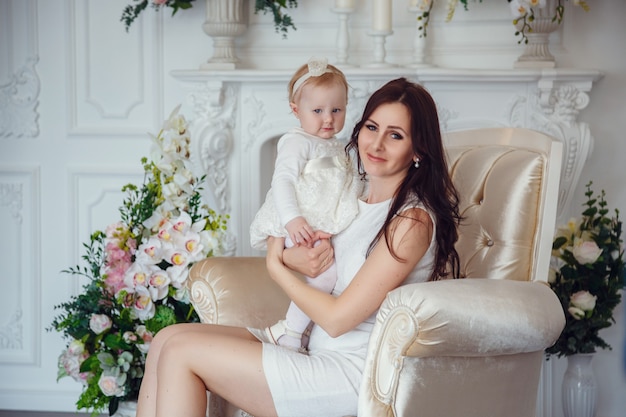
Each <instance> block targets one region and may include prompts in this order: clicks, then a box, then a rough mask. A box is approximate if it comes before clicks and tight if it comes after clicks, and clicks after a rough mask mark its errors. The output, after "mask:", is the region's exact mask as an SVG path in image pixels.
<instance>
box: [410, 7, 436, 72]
mask: <svg viewBox="0 0 626 417" xmlns="http://www.w3.org/2000/svg"><path fill="white" fill-rule="evenodd" d="M409 12H410V13H414V14H415V21H416V22H417V23H416V24H415V38H414V39H413V61H412V62H411V63H410V64H409V65H407V67H409V68H427V67H432V65H431V64H430V63H429V62H428V61H427V57H426V50H427V49H428V38H427V37H426V36H425V35H423V33H425V32H426V31H425V30H420V27H421V26H422V25H423V22H421V21H420V20H417V16H418V15H420V14H422V13H424V11H423V10H422V9H420V8H419V7H417V6H409Z"/></svg>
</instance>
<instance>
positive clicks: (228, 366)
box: [137, 324, 276, 417]
mask: <svg viewBox="0 0 626 417" xmlns="http://www.w3.org/2000/svg"><path fill="white" fill-rule="evenodd" d="M152 343H153V344H152V345H151V346H150V352H149V354H148V359H147V362H146V371H145V372H146V374H145V375H144V380H143V383H142V387H141V391H140V395H139V404H138V409H137V417H154V416H168V417H169V416H172V415H176V416H183V417H187V416H189V417H192V416H204V415H205V409H206V392H205V391H206V390H207V389H208V390H210V391H211V392H214V393H216V394H217V395H219V396H221V397H223V398H224V399H226V400H228V401H229V402H231V403H233V404H236V405H237V406H239V407H240V408H242V409H244V410H246V411H247V412H250V413H251V414H253V415H258V416H274V415H276V411H275V408H274V403H273V400H272V397H271V394H270V391H269V387H268V386H267V382H266V380H265V374H264V373H263V367H262V359H261V355H262V353H261V352H262V345H261V344H260V343H259V342H258V341H257V340H256V339H255V338H254V337H253V336H252V335H251V334H250V333H249V332H248V331H247V330H245V329H242V328H234V327H225V326H214V325H207V324H184V325H175V326H169V327H167V328H165V329H163V330H161V331H160V332H159V334H158V335H157V336H156V337H155V339H154V341H153V342H152ZM160 381H163V382H160Z"/></svg>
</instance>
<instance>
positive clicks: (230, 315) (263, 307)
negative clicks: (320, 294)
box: [188, 257, 289, 328]
mask: <svg viewBox="0 0 626 417" xmlns="http://www.w3.org/2000/svg"><path fill="white" fill-rule="evenodd" d="M188 286H189V290H190V299H191V303H192V304H193V306H194V308H195V309H196V311H197V312H198V315H199V316H200V320H201V321H202V322H203V323H214V324H223V325H229V326H239V327H247V326H249V327H256V328H263V327H266V326H269V325H271V324H274V323H275V322H276V321H278V320H279V319H281V318H283V317H284V315H285V312H286V311H287V307H288V306H289V298H288V297H287V295H286V294H285V293H284V292H283V291H282V289H281V288H280V287H279V286H278V285H277V284H276V283H275V282H274V281H273V280H272V279H271V278H270V276H269V274H268V272H267V269H266V268H265V258H262V257H212V258H207V259H204V260H202V261H200V262H197V263H196V264H194V265H193V266H192V268H191V270H190V271H189V279H188Z"/></svg>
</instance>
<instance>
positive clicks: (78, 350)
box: [67, 339, 85, 356]
mask: <svg viewBox="0 0 626 417" xmlns="http://www.w3.org/2000/svg"><path fill="white" fill-rule="evenodd" d="M67 351H68V353H69V354H70V355H77V356H78V355H81V354H82V353H83V352H84V351H85V344H84V343H83V342H81V341H80V340H78V339H74V340H72V342H71V343H70V345H69V346H68V347H67Z"/></svg>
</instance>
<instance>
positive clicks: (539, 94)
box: [172, 67, 602, 255]
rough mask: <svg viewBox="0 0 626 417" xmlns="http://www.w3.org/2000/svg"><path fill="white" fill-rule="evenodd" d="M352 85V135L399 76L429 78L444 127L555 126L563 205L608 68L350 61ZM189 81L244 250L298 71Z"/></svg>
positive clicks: (586, 146) (203, 138) (210, 172)
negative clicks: (380, 91)
mask: <svg viewBox="0 0 626 417" xmlns="http://www.w3.org/2000/svg"><path fill="white" fill-rule="evenodd" d="M344 72H345V73H346V76H347V78H348V82H349V84H350V91H349V106H348V114H347V116H346V125H345V126H346V127H345V128H344V131H343V132H341V134H340V136H342V137H344V138H347V137H348V136H349V135H350V134H351V133H352V132H351V127H352V126H354V124H355V123H356V121H357V120H358V119H359V117H360V115H361V112H362V109H363V107H364V106H365V103H366V101H367V99H368V97H369V96H370V94H371V93H372V92H373V91H374V90H376V89H377V88H378V87H379V86H380V85H382V84H383V83H385V82H387V81H389V80H390V79H393V78H397V77H407V78H409V79H412V80H415V81H417V82H419V83H421V84H423V85H424V86H425V87H426V88H427V89H428V90H429V91H430V92H431V93H432V95H433V97H434V99H435V101H436V102H437V106H438V109H439V118H440V124H441V127H442V130H443V131H444V132H445V131H450V130H458V129H468V128H476V127H487V126H516V127H527V128H531V129H535V130H539V131H542V132H545V133H548V134H550V135H552V136H554V137H555V138H557V139H559V140H561V141H562V142H563V143H564V145H565V156H564V164H563V167H564V168H563V172H562V177H561V190H560V195H559V209H558V210H559V214H562V213H563V212H564V211H565V210H566V209H567V208H568V206H569V204H570V201H571V191H572V190H573V189H575V188H576V185H577V182H578V179H579V177H580V173H581V171H582V168H583V166H584V163H585V161H586V160H587V158H588V157H589V154H590V153H591V151H592V148H593V137H592V136H591V132H590V130H589V127H588V125H587V124H586V123H584V122H581V121H579V120H578V117H579V115H580V113H581V111H582V110H583V109H584V108H586V107H587V106H588V105H589V103H590V97H589V92H590V91H591V88H592V85H593V83H594V82H595V81H597V80H598V79H599V78H601V77H602V74H601V73H600V72H598V71H595V70H579V69H563V68H557V69H545V68H543V69H517V70H472V69H467V70H464V69H449V68H435V67H428V68H417V69H416V68H406V67H398V68H393V69H370V68H347V69H345V70H344ZM172 75H173V76H174V77H175V78H177V79H179V80H181V81H184V82H185V83H187V84H188V87H189V88H190V89H189V91H190V93H189V98H190V102H191V105H192V108H193V113H194V115H193V116H192V119H193V120H191V122H192V123H191V126H192V129H193V130H194V132H193V135H192V136H193V138H194V144H193V146H194V147H195V151H194V152H195V154H196V155H198V158H199V160H198V161H195V163H196V165H197V166H198V167H199V170H200V171H201V173H202V174H205V175H206V179H207V187H208V188H209V189H210V192H211V193H212V194H213V196H214V198H215V200H216V205H217V207H218V209H219V210H220V211H222V212H228V213H229V214H231V219H232V223H233V229H234V230H235V234H236V240H237V242H238V245H241V246H242V247H240V248H239V249H238V254H239V255H251V254H257V253H255V252H254V251H252V250H251V249H250V248H247V242H248V239H249V237H248V228H249V224H250V222H251V221H252V218H253V216H254V213H255V212H256V210H257V208H258V207H259V205H260V203H261V201H262V199H263V197H264V193H265V191H266V188H267V186H269V178H270V177H271V168H272V166H273V165H272V164H273V160H272V159H271V157H272V153H271V151H270V149H269V147H271V146H270V145H271V144H269V143H268V141H270V140H272V139H277V138H278V137H280V135H282V134H283V133H284V132H285V131H286V130H287V129H289V128H290V127H292V126H294V125H295V123H296V120H295V119H294V118H293V116H292V115H290V114H289V107H288V103H287V98H286V87H285V86H286V85H287V82H288V80H289V78H290V77H291V71H285V70H271V71H270V70H232V71H198V70H188V71H174V72H173V73H172Z"/></svg>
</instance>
